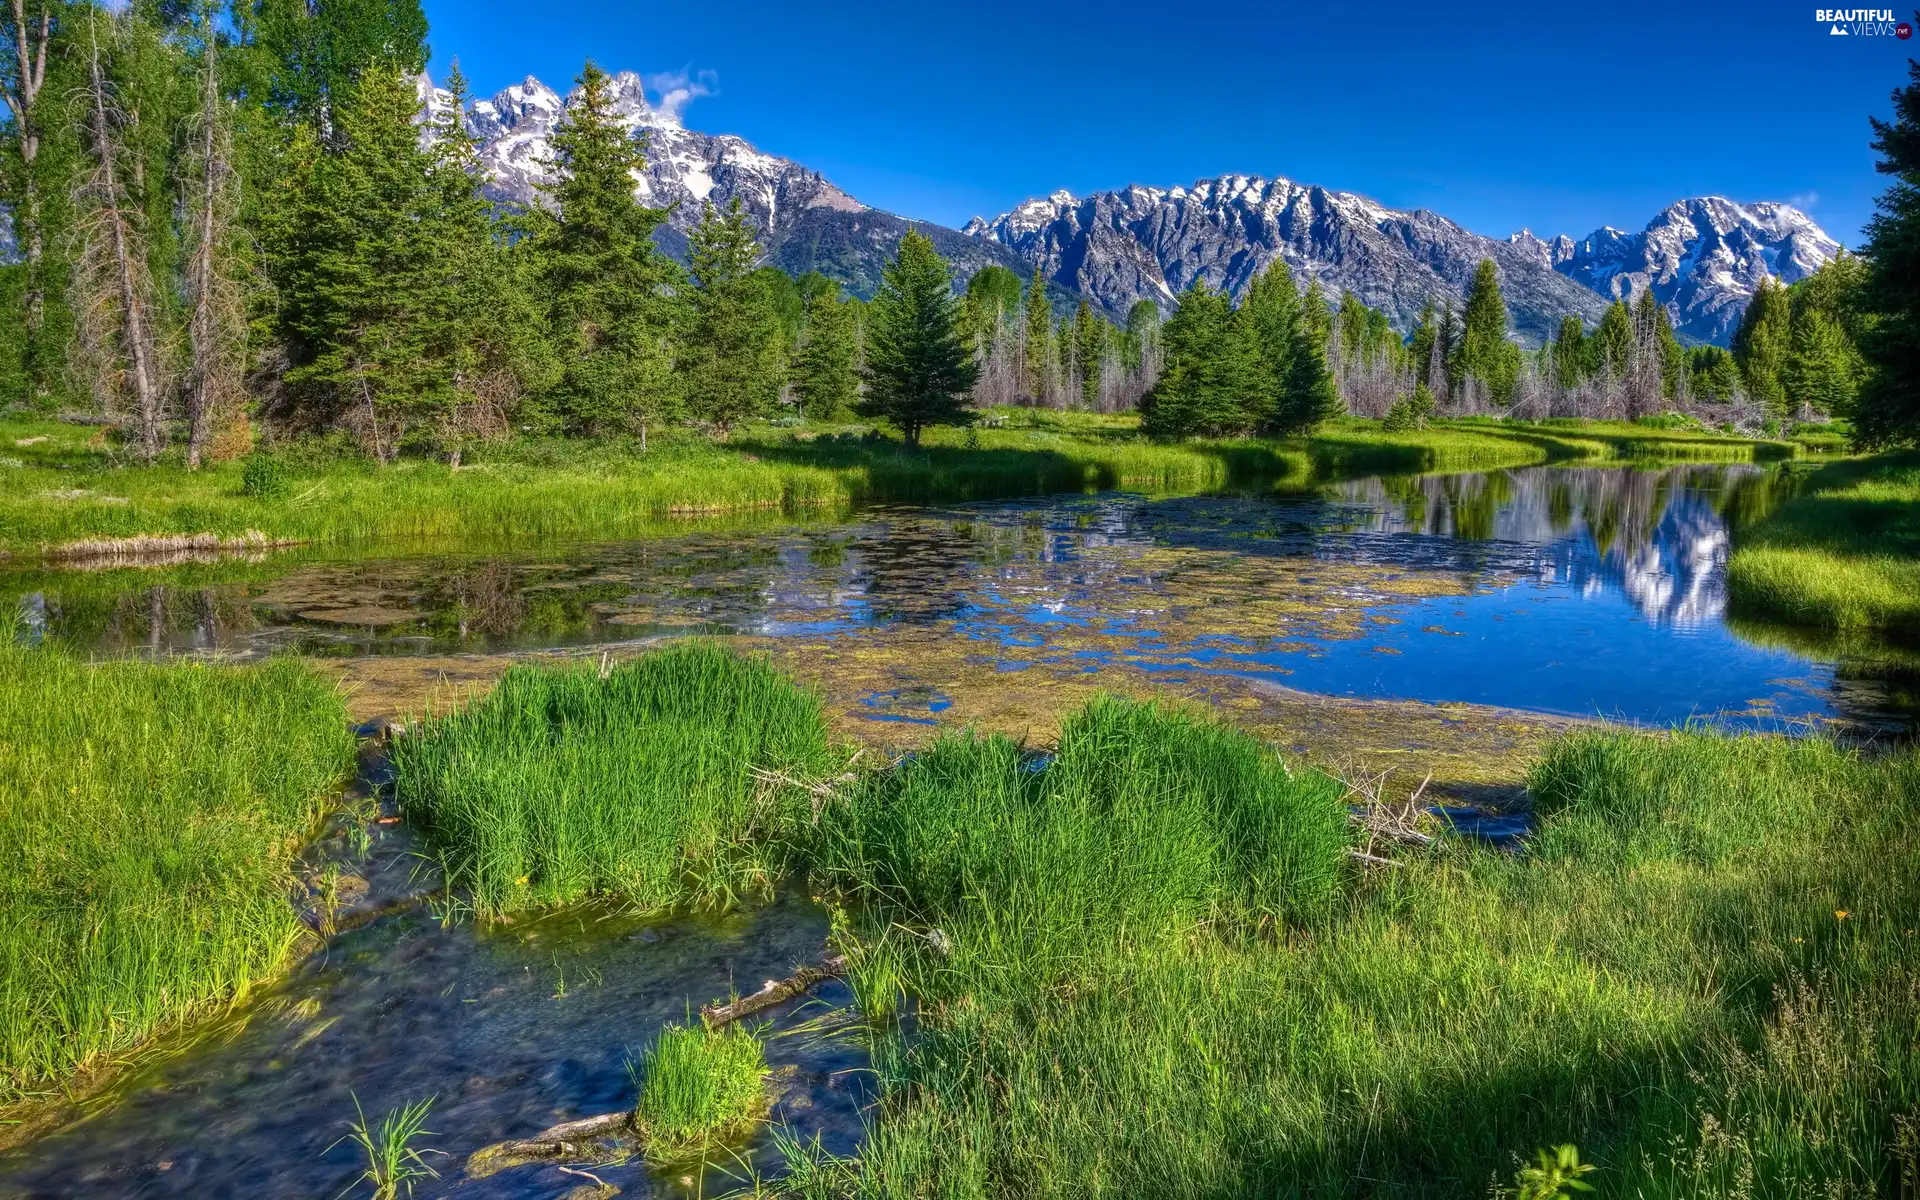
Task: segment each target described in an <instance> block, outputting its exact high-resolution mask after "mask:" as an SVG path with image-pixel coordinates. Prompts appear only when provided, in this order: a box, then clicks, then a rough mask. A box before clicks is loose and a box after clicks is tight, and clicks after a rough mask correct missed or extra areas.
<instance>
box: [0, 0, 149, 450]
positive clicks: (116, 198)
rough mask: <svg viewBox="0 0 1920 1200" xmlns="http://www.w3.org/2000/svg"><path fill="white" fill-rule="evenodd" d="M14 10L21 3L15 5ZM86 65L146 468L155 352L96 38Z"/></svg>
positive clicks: (95, 144)
mask: <svg viewBox="0 0 1920 1200" xmlns="http://www.w3.org/2000/svg"><path fill="white" fill-rule="evenodd" d="M15 2H16V4H17V3H18V2H19V0H15ZM92 50H93V55H92V58H91V60H90V61H89V65H88V85H89V92H90V95H89V97H88V98H89V100H90V101H91V102H92V104H91V108H92V113H91V123H92V125H93V143H94V153H95V154H96V155H97V156H98V157H99V172H100V174H99V179H100V188H101V192H102V195H101V200H102V205H103V215H104V217H105V218H106V222H107V231H108V233H109V235H110V236H111V237H112V241H113V261H114V270H115V274H116V276H117V277H118V280H119V285H120V304H121V314H120V320H121V331H122V335H121V340H122V349H123V350H124V351H125V352H126V355H127V359H128V367H129V370H130V371H131V373H132V377H133V393H134V404H135V407H136V409H137V410H138V413H139V420H140V451H141V455H142V457H144V458H145V459H146V460H147V462H148V463H152V462H153V460H154V459H155V458H157V457H158V456H159V454H160V435H161V430H160V390H159V386H158V382H157V380H156V379H155V375H154V361H153V360H154V347H153V343H152V340H151V339H152V335H151V332H150V331H149V329H148V328H147V317H146V310H145V305H144V300H143V297H142V295H141V289H140V284H139V271H140V269H141V268H140V267H139V266H137V265H136V264H135V262H134V257H135V255H134V245H133V243H134V240H135V239H134V236H133V231H132V230H131V229H130V228H129V226H128V221H127V213H126V208H125V206H124V205H123V204H122V203H121V196H120V185H119V180H118V177H117V175H116V174H115V171H114V158H115V155H116V146H115V143H114V138H113V131H112V128H111V127H110V125H109V124H108V121H107V88H106V80H105V78H104V77H103V76H102V75H101V73H100V43H99V41H98V39H97V38H96V39H95V40H94V42H93V46H92Z"/></svg>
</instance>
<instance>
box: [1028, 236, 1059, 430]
mask: <svg viewBox="0 0 1920 1200" xmlns="http://www.w3.org/2000/svg"><path fill="white" fill-rule="evenodd" d="M1025 325H1026V331H1027V354H1026V359H1027V362H1026V368H1027V380H1026V383H1027V394H1028V395H1029V396H1031V397H1033V400H1034V402H1035V403H1036V404H1037V403H1041V402H1044V401H1045V400H1046V399H1047V388H1048V386H1049V384H1050V382H1051V377H1052V372H1053V305H1052V304H1051V303H1050V302H1049V301H1048V300H1047V281H1046V279H1045V278H1044V277H1043V276H1042V275H1041V274H1040V268H1039V267H1035V268H1034V269H1033V281H1032V282H1031V283H1029V284H1028V285H1027V311H1026V318H1025Z"/></svg>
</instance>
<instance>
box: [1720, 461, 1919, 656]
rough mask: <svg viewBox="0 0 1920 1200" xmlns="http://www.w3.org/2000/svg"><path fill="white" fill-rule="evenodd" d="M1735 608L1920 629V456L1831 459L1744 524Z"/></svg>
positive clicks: (1805, 620)
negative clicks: (1787, 496)
mask: <svg viewBox="0 0 1920 1200" xmlns="http://www.w3.org/2000/svg"><path fill="white" fill-rule="evenodd" d="M1727 585H1728V593H1729V601H1730V605H1731V607H1732V609H1733V611H1735V612H1737V613H1740V614H1743V615H1747V616H1753V617H1764V618H1769V619H1773V620H1780V621H1789V622H1794V623H1797V624H1803V625H1814V626H1820V627H1824V628H1828V629H1835V630H1840V631H1843V632H1861V631H1879V632H1883V633H1887V634H1892V635H1895V636H1898V637H1905V638H1909V639H1920V456H1916V455H1913V454H1905V455H1884V456H1881V457H1878V458H1869V459H1855V460H1849V461H1844V462H1836V463H1829V464H1827V465H1826V466H1823V467H1820V468H1819V469H1817V470H1815V471H1814V472H1812V474H1811V475H1810V476H1809V477H1808V478H1807V480H1806V482H1805V485H1804V486H1803V488H1802V489H1801V491H1800V492H1799V494H1798V495H1796V496H1795V497H1794V498H1793V499H1791V500H1788V501H1787V502H1786V503H1784V504H1782V505H1781V506H1780V507H1779V508H1777V509H1776V510H1774V511H1773V512H1772V513H1771V514H1769V515H1768V516H1766V517H1765V518H1764V519H1762V520H1760V521H1758V522H1755V523H1753V524H1752V525H1749V526H1746V527H1744V528H1740V529H1737V530H1736V531H1735V548H1734V552H1733V555H1732V557H1731V559H1730V560H1729V561H1728V564H1727Z"/></svg>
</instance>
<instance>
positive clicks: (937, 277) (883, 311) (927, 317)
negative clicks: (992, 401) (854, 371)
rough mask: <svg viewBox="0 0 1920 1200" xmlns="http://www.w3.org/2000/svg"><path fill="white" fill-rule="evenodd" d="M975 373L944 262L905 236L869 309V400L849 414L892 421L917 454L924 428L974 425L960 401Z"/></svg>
mask: <svg viewBox="0 0 1920 1200" xmlns="http://www.w3.org/2000/svg"><path fill="white" fill-rule="evenodd" d="M978 373H979V368H978V366H976V365H975V363H974V361H973V356H972V355H971V354H970V353H969V352H968V349H967V346H966V343H965V342H964V341H963V340H962V339H961V331H960V328H959V303H958V302H957V301H956V300H955V299H954V295H953V276H952V272H951V271H950V270H949V268H948V266H947V260H946V259H944V258H941V257H940V254H939V252H938V251H936V250H935V249H934V248H933V243H932V242H931V241H929V240H928V239H927V236H926V235H925V234H923V233H921V232H919V231H918V230H909V231H908V232H907V234H906V236H904V237H902V238H901V239H900V250H899V252H898V254H897V255H896V256H895V257H894V260H893V261H892V262H891V263H888V264H887V266H886V268H885V270H884V271H883V272H882V274H881V281H880V288H879V290H878V291H876V292H875V293H874V296H873V300H872V301H871V303H870V305H869V312H868V316H867V365H866V369H865V372H864V374H865V377H866V383H867V394H866V395H865V396H864V397H863V398H862V399H861V400H860V402H859V403H858V404H857V405H855V406H854V411H855V412H857V413H859V414H860V415H861V416H863V417H880V418H884V419H886V420H889V421H892V422H893V423H894V424H895V425H897V426H899V427H900V432H901V433H902V434H903V435H904V436H905V438H906V441H907V445H908V446H918V445H919V444H920V433H921V431H922V430H923V429H925V428H926V427H927V426H929V425H967V424H971V423H972V421H973V414H972V413H971V412H969V411H968V410H967V407H966V395H967V392H968V390H969V389H971V388H972V387H973V381H974V378H975V377H976V376H977V375H978Z"/></svg>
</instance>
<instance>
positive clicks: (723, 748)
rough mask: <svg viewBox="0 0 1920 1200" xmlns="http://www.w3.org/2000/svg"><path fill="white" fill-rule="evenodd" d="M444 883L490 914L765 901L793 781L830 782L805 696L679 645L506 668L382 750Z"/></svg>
mask: <svg viewBox="0 0 1920 1200" xmlns="http://www.w3.org/2000/svg"><path fill="white" fill-rule="evenodd" d="M393 761H394V768H395V771H396V774H397V781H398V783H397V786H398V794H399V799H400V804H401V807H402V809H403V811H404V812H405V813H406V814H407V816H408V817H409V818H410V819H411V820H413V821H416V822H418V823H419V824H420V825H421V826H422V827H423V828H424V829H426V830H427V832H428V834H429V836H430V837H431V838H432V840H433V843H434V845H435V846H436V847H437V848H438V850H439V852H440V853H441V855H442V856H443V859H444V862H445V864H446V868H447V872H448V876H447V877H448V882H449V884H451V885H452V886H453V887H455V888H457V889H463V890H465V891H467V892H469V893H470V894H471V898H472V903H473V906H474V909H475V910H476V911H477V912H479V913H481V914H482V915H488V916H491V915H497V914H501V913H505V912H509V911H511V910H514V909H518V908H525V907H551V906H556V905H562V904H568V903H572V902H574V901H577V900H581V899H585V898H587V897H589V896H608V897H612V898H615V899H618V900H621V901H624V902H626V903H628V904H631V905H634V906H637V907H639V908H643V909H659V908H666V907H670V906H672V905H675V904H680V903H685V902H687V901H689V900H703V901H707V902H712V903H726V902H729V901H731V900H733V899H735V898H738V897H740V896H744V895H758V894H764V893H766V892H767V891H768V889H769V888H770V887H771V886H772V883H773V880H774V878H775V877H776V875H777V874H778V872H779V870H780V869H781V865H782V862H783V857H782V853H783V851H782V844H783V832H784V829H785V827H786V825H787V824H788V823H789V822H790V821H792V820H793V819H795V818H794V815H793V813H794V808H795V806H796V805H797V806H798V807H799V808H800V809H801V810H805V809H806V807H807V799H808V795H807V793H806V792H805V791H804V789H802V788H800V787H798V786H796V784H795V783H791V782H784V781H773V782H769V781H768V780H766V779H765V778H763V776H762V775H759V774H756V769H758V771H759V772H762V773H773V774H774V775H777V776H781V777H783V778H784V779H791V780H799V779H806V778H814V777H818V776H823V775H827V774H831V773H832V770H833V760H832V757H831V754H830V752H829V750H828V746H827V734H826V722H825V719H824V717H823V716H822V715H821V711H820V706H819V702H818V701H817V700H816V699H815V698H814V697H813V696H811V695H810V694H808V693H807V692H805V691H803V690H801V689H800V688H799V687H797V686H795V685H794V684H793V683H792V682H790V681H789V680H787V679H786V678H784V677H783V676H781V675H779V674H778V673H776V672H775V671H774V670H773V669H772V668H771V667H769V666H767V665H766V664H765V663H764V662H761V661H758V660H750V659H743V658H740V657H737V656H735V655H733V654H731V653H729V652H728V651H726V650H724V649H722V648H720V647H719V646H716V645H714V644H711V643H705V642H694V643H687V644H683V645H678V646H674V647H671V648H668V649H666V650H662V651H659V652H657V653H654V654H649V655H647V656H645V657H643V658H640V659H638V660H636V661H633V662H631V663H626V664H623V665H620V666H617V667H607V666H599V665H595V664H592V663H586V664H582V665H580V666H577V667H573V668H567V669H552V668H539V667H516V668H514V669H513V670H511V671H509V672H507V674H506V675H505V676H504V677H503V678H502V679H501V681H500V683H499V685H498V686H497V687H496V688H495V689H494V690H493V691H492V692H491V693H490V694H489V695H488V696H487V697H486V698H485V699H483V700H480V701H478V702H476V703H475V704H473V705H472V706H471V707H469V708H467V709H466V710H465V711H463V712H460V713H457V714H455V715H453V716H450V717H446V718H443V719H441V720H438V721H430V722H427V723H425V724H424V725H423V726H421V728H420V731H419V732H418V733H417V734H414V735H410V736H408V737H405V738H402V739H401V740H400V741H399V742H397V743H396V745H395V749H394V754H393Z"/></svg>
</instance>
